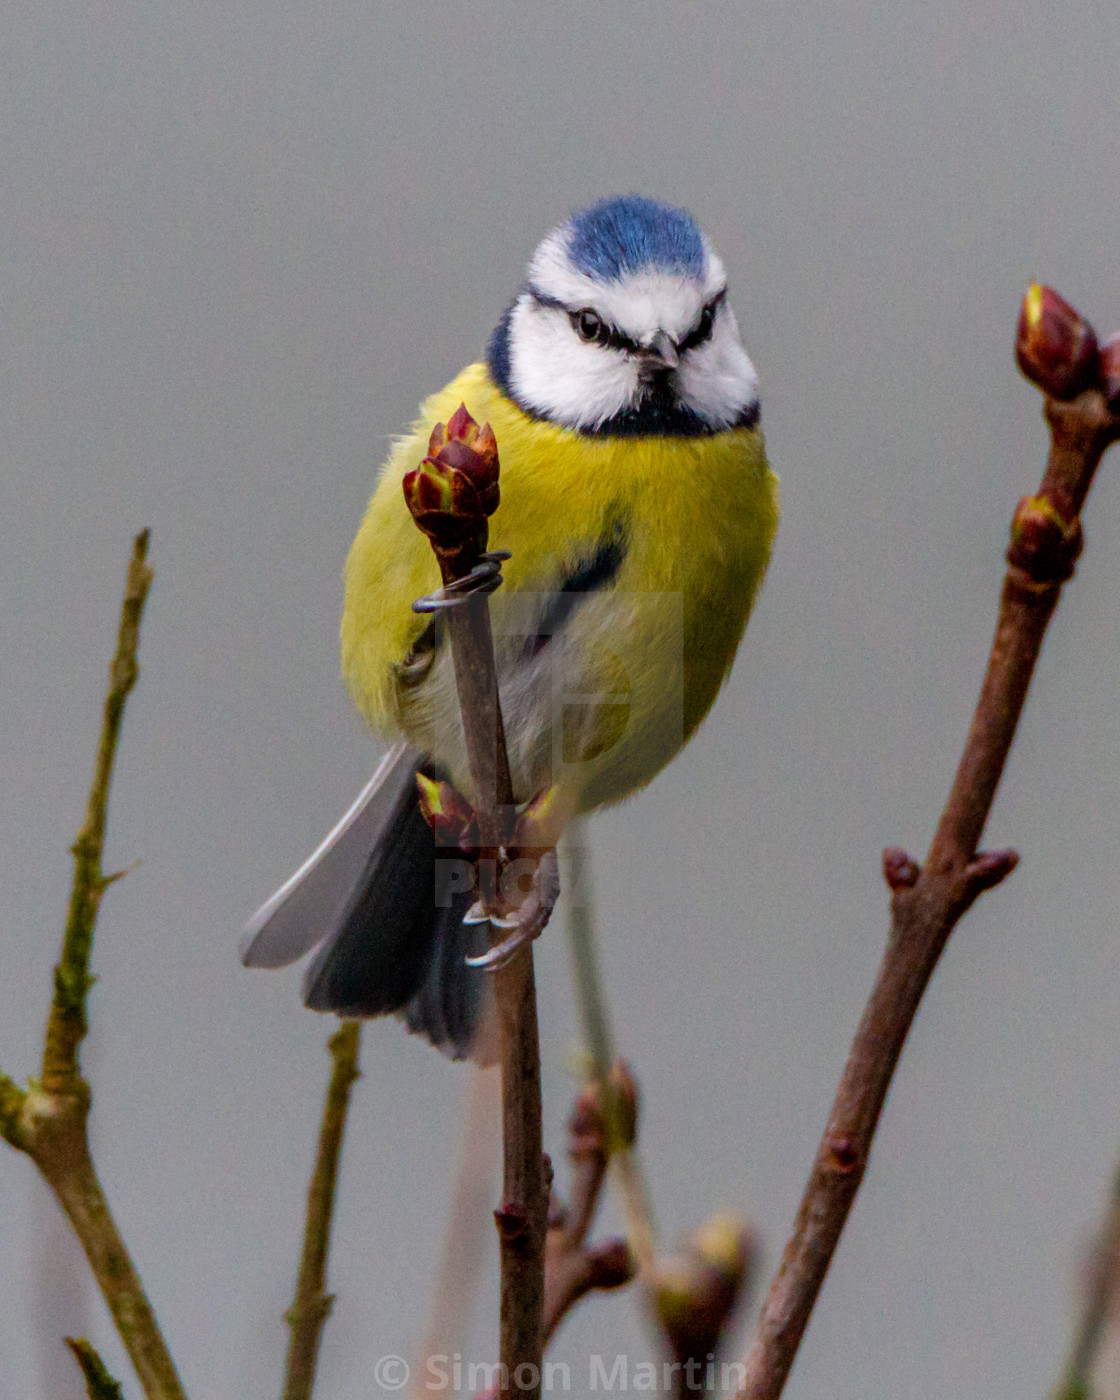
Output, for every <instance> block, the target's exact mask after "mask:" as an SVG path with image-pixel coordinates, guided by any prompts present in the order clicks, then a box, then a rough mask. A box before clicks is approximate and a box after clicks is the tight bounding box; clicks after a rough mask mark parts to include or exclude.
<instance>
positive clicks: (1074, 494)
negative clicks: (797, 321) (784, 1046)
mask: <svg viewBox="0 0 1120 1400" xmlns="http://www.w3.org/2000/svg"><path fill="white" fill-rule="evenodd" d="M1016 350H1017V355H1018V360H1019V364H1020V367H1021V368H1022V369H1023V371H1024V373H1026V374H1027V375H1028V377H1029V378H1031V379H1033V380H1034V381H1035V383H1037V384H1039V386H1040V387H1041V388H1042V389H1043V391H1044V392H1045V393H1046V394H1047V399H1046V405H1045V414H1046V419H1047V422H1048V424H1049V427H1050V437H1051V444H1050V454H1049V458H1048V460H1047V463H1046V470H1045V473H1044V475H1043V478H1042V484H1041V486H1040V488H1039V491H1038V493H1037V495H1034V496H1029V497H1027V498H1026V499H1024V500H1022V501H1020V503H1019V506H1018V508H1017V509H1016V511H1015V516H1014V519H1013V520H1012V523H1011V546H1010V549H1009V550H1008V555H1007V558H1008V570H1007V576H1006V578H1005V580H1004V584H1003V590H1002V592H1001V595H1000V602H999V615H998V619H997V622H996V632H995V639H994V640H993V642H992V649H991V655H990V657H989V660H988V669H987V673H986V675H985V677H984V683H983V686H982V688H981V691H980V699H979V702H978V704H977V706H976V713H975V715H974V717H973V721H972V726H971V728H970V729H969V732H968V738H967V739H966V741H965V746H964V752H963V754H962V756H961V760H960V765H959V767H958V769H957V774H956V778H955V780H954V782H953V786H952V790H951V792H950V794H949V800H948V802H947V803H946V806H945V810H944V813H943V814H942V817H941V821H940V823H939V825H938V828H937V832H936V834H935V836H934V838H933V842H932V844H931V846H930V848H929V853H928V855H927V856H926V860H925V864H924V865H922V866H918V865H917V864H916V863H915V862H914V861H912V860H911V859H910V858H909V857H908V856H907V855H906V853H905V852H903V851H899V850H894V849H892V850H888V851H886V852H884V858H883V868H884V875H885V877H886V880H887V884H888V886H889V887H890V889H891V892H892V894H891V926H890V933H889V935H888V939H887V948H886V952H885V953H884V955H883V960H882V963H881V964H880V967H879V971H878V975H877V977H876V980H875V985H874V987H873V988H872V991H871V996H870V999H869V1000H868V1003H867V1007H866V1009H865V1010H864V1013H863V1019H862V1020H861V1022H860V1025H859V1029H858V1030H857V1031H856V1036H855V1040H854V1041H853V1043H852V1048H851V1052H850V1054H849V1056H848V1062H847V1064H846V1066H845V1068H844V1073H843V1075H842V1077H841V1080H840V1086H839V1088H838V1089H837V1092H836V1098H835V1101H834V1102H833V1106H832V1112H831V1113H830V1115H829V1119H828V1124H827V1126H826V1128H825V1132H824V1136H823V1138H822V1139H821V1143H820V1146H819V1148H818V1150H817V1156H816V1160H815V1162H814V1163H813V1169H812V1172H811V1173H810V1176H809V1181H808V1184H807V1186H806V1188H805V1193H804V1195H803V1197H802V1200H801V1206H800V1208H799V1210H798V1213H797V1218H796V1221H795V1223H794V1227H793V1233H792V1235H791V1236H790V1239H789V1242H788V1243H787V1245H786V1248H785V1252H784V1253H783V1255H782V1260H781V1264H780V1266H779V1268H778V1272H777V1275H776V1276H775V1278H774V1280H773V1282H772V1284H771V1286H770V1293H769V1296H768V1297H767V1299H766V1303H765V1306H764V1307H763V1310H762V1316H761V1318H760V1321H759V1325H758V1332H757V1335H756V1337H755V1341H754V1344H753V1346H752V1347H751V1350H750V1352H749V1353H748V1355H747V1359H746V1369H747V1374H746V1378H745V1380H744V1383H743V1386H742V1389H741V1391H740V1394H741V1395H742V1396H743V1397H749V1400H776V1397H777V1396H778V1395H780V1394H781V1391H782V1388H783V1386H784V1384H785V1381H786V1377H787V1376H788V1375H789V1371H790V1367H791V1366H792V1365H793V1360H794V1357H795V1355H796V1353H797V1348H798V1346H799V1344H800V1342H801V1338H802V1336H803V1334H804V1332H805V1328H806V1326H807V1324H808V1321H809V1315H810V1313H811V1311H812V1308H813V1304H814V1302H815V1301H816V1298H817V1294H818V1292H819V1291H820V1287H821V1284H822V1283H823V1282H824V1276H825V1273H826V1271H827V1269H828V1265H829V1262H830V1260H831V1259H832V1254H833V1251H834V1250H835V1248H836V1244H837V1241H838V1240H839V1238H840V1232H841V1230H842V1229H843V1227H844V1222H845V1221H846V1220H847V1217H848V1211H849V1210H850V1209H851V1205H852V1201H853V1200H854V1199H855V1195H856V1192H857V1191H858V1190H859V1185H860V1182H861V1181H862V1179H863V1173H864V1171H865V1169H866V1166H867V1160H868V1154H869V1152H870V1149H871V1141H872V1137H873V1136H874V1133H875V1127H876V1124H877V1123H878V1121H879V1113H880V1110H881V1109H882V1106H883V1101H884V1099H885V1098H886V1094H887V1089H888V1087H889V1085H890V1082H891V1076H892V1075H893V1073H894V1069H895V1066H896V1064H897V1063H898V1058H899V1055H900V1054H901V1052H902V1046H903V1042H904V1041H905V1039H906V1034H907V1032H908V1030H909V1029H910V1024H911V1022H912V1021H913V1019H914V1014H915V1012H916V1011H917V1009H918V1003H919V1002H920V1001H921V998H922V994H923V992H924V991H925V989H926V986H927V984H928V982H929V979H930V977H931V976H932V974H933V970H934V968H935V967H936V965H937V961H938V959H939V957H940V956H941V953H942V951H943V949H944V947H945V944H946V942H947V941H948V939H949V935H950V934H951V933H952V931H953V929H954V927H955V926H956V924H957V922H958V921H959V920H960V918H961V917H962V916H963V915H964V914H965V912H966V911H967V910H968V908H969V907H970V906H971V904H972V903H973V901H974V900H975V899H976V898H977V896H978V895H980V894H981V893H982V892H983V891H984V890H988V889H991V888H992V887H993V886H995V885H997V884H999V883H1000V881H1001V880H1003V879H1004V878H1005V877H1006V876H1007V875H1008V874H1010V872H1011V871H1012V870H1013V869H1014V868H1015V865H1016V862H1017V860H1018V857H1017V856H1016V854H1015V853H1014V851H995V852H990V853H983V852H978V850H977V846H978V845H979V841H980V837H981V834H982V832H983V829H984V824H985V822H986V820H987V817H988V813H989V811H990V810H991V806H992V801H993V799H994V797H995V793H996V788H997V786H998V784H999V780H1000V776H1001V774H1002V773H1003V766H1004V762H1005V760H1006V758H1007V754H1008V751H1009V750H1010V748H1011V742H1012V739H1013V738H1014V736H1015V729H1016V726H1017V724H1018V722H1019V716H1020V714H1021V713H1022V709H1023V703H1024V701H1025V700H1026V696H1027V687H1028V686H1029V684H1030V680H1031V676H1032V674H1033V671H1034V666H1035V662H1036V661H1037V659H1038V655H1039V651H1040V649H1041V646H1042V639H1043V636H1044V635H1045V632H1046V627H1047V624H1048V623H1049V621H1050V618H1051V616H1052V615H1053V612H1054V609H1055V607H1056V606H1057V603H1058V597H1059V594H1060V593H1061V588H1062V584H1063V583H1064V582H1065V581H1066V580H1067V579H1068V578H1070V577H1071V575H1072V573H1073V567H1074V563H1075V561H1076V559H1077V556H1078V554H1079V552H1080V549H1081V538H1082V537H1081V520H1080V513H1081V508H1082V506H1083V504H1084V502H1085V498H1086V495H1087V494H1088V491H1089V487H1090V485H1091V484H1092V481H1093V476H1094V474H1095V472H1096V469H1097V466H1098V464H1099V462H1100V460H1101V457H1102V455H1103V453H1104V451H1105V449H1106V448H1107V447H1108V446H1109V445H1110V444H1111V443H1113V442H1115V441H1116V440H1117V438H1118V437H1120V338H1117V337H1113V338H1112V340H1110V341H1109V342H1108V344H1107V345H1105V346H1104V347H1103V349H1100V350H1098V347H1097V341H1096V337H1095V335H1094V334H1093V331H1092V328H1091V327H1090V326H1089V325H1088V323H1087V322H1085V321H1084V320H1083V319H1082V318H1081V317H1080V316H1079V315H1078V314H1077V312H1076V311H1074V310H1073V308H1072V307H1070V306H1069V305H1068V304H1067V303H1066V302H1064V301H1063V300H1062V299H1061V298H1060V297H1059V296H1057V295H1056V293H1054V292H1052V291H1050V290H1049V289H1048V288H1043V287H1037V286H1032V287H1031V289H1030V290H1029V291H1028V293H1027V296H1026V298H1025V299H1024V303H1023V310H1022V314H1021V316H1020V321H1019V333H1018V341H1017V345H1016Z"/></svg>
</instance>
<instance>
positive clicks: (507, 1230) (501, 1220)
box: [494, 1201, 529, 1240]
mask: <svg viewBox="0 0 1120 1400" xmlns="http://www.w3.org/2000/svg"><path fill="white" fill-rule="evenodd" d="M494 1224H495V1225H497V1227H498V1234H499V1235H500V1236H501V1237H502V1239H503V1240H516V1239H520V1238H521V1236H522V1235H524V1234H525V1232H526V1230H528V1228H529V1217H528V1215H527V1214H526V1212H525V1211H524V1210H522V1208H521V1207H520V1205H518V1204H517V1203H516V1202H512V1201H506V1202H505V1203H504V1204H502V1205H500V1206H499V1207H498V1209H497V1210H496V1211H495V1212H494Z"/></svg>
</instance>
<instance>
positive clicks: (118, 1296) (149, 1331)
mask: <svg viewBox="0 0 1120 1400" xmlns="http://www.w3.org/2000/svg"><path fill="white" fill-rule="evenodd" d="M147 553H148V532H147V530H144V531H142V532H141V533H140V534H139V535H137V537H136V539H135V541H134V544H133V550H132V558H131V560H130V561H129V566H128V576H127V580H126V583H125V592H124V601H123V603H122V605H121V616H120V625H119V628H118V633H117V647H116V652H115V654H114V656H113V661H112V665H111V666H110V669H109V690H108V693H107V695H106V697H105V706H104V715H103V719H102V726H101V737H100V742H99V743H98V749H97V762H96V764H95V767H94V776H93V783H92V786H91V788H90V794H89V802H88V804H87V807H86V816H85V820H84V822H83V823H82V827H81V830H80V831H79V832H78V837H77V840H76V841H75V843H74V848H73V849H74V882H73V886H72V889H71V894H70V906H69V912H68V915H67V919H66V928H65V931H64V933H63V939H62V954H61V957H60V958H59V961H58V965H57V967H56V968H55V975H54V997H53V1000H52V1002H51V1009H50V1013H49V1016H48V1018H47V1029H46V1036H45V1038H44V1045H43V1069H42V1078H41V1082H40V1083H39V1084H37V1085H36V1084H33V1085H32V1086H31V1087H30V1088H28V1089H26V1090H25V1089H21V1088H20V1087H19V1086H18V1085H16V1084H14V1083H13V1082H12V1080H10V1079H8V1078H6V1077H4V1076H0V1134H2V1135H3V1137H4V1138H5V1139H6V1140H7V1141H8V1142H9V1143H10V1144H11V1145H12V1146H13V1147H15V1148H18V1149H19V1150H20V1151H21V1152H26V1153H27V1154H28V1155H29V1156H30V1157H31V1158H32V1159H33V1160H34V1162H35V1164H36V1166H37V1167H38V1168H39V1170H40V1172H41V1173H42V1174H43V1176H44V1177H45V1178H46V1180H47V1182H48V1183H49V1185H50V1187H51V1189H52V1190H53V1191H54V1193H55V1195H56V1196H57V1197H58V1200H59V1202H60V1203H61V1205H62V1208H63V1210H65V1212H66V1214H67V1216H68V1217H69V1219H70V1223H71V1224H72V1225H73V1227H74V1230H75V1233H76V1234H77V1236H78V1239H79V1240H80V1241H81V1244H82V1248H83V1249H84V1250H85V1252H86V1258H87V1259H88V1260H89V1264H90V1268H91V1269H92V1270H93V1274H94V1277H95V1278H96V1280H97V1283H98V1286H99V1287H100V1289H101V1292H102V1295H103V1296H104V1298H105V1301H106V1303H107V1304H108V1306H109V1311H110V1312H111V1313H112V1316H113V1321H114V1323H115V1324H116V1327H117V1331H118V1332H119V1334H120V1337H121V1341H122V1342H123V1343H124V1346H125V1349H126V1350H127V1352H128V1355H129V1358H130V1360H131V1361H132V1364H133V1366H134V1367H135V1368H136V1374H137V1376H138V1378H139V1380H140V1384H141V1386H142V1387H143V1389H144V1394H145V1395H146V1396H147V1397H148V1400H184V1393H183V1388H182V1386H181V1384H180V1382H179V1378H178V1376H177V1375H176V1373H175V1366H174V1363H173V1362H172V1360H171V1356H170V1354H169V1352H168V1350H167V1345H166V1343H165V1342H164V1340H163V1337H162V1335H161V1334H160V1330H159V1326H158V1324H157V1322H156V1318H155V1314H154V1313H153V1311H152V1308H151V1304H150V1303H149V1302H148V1299H147V1297H146V1295H145V1293H144V1289H143V1286H142V1285H141V1283H140V1279H139V1276H138V1275H137V1273H136V1270H135V1268H134V1267H133V1264H132V1260H131V1259H130V1258H129V1255H128V1251H127V1250H126V1248H125V1246H124V1241H123V1240H122V1239H121V1237H120V1234H119V1232H118V1230H117V1227H116V1224H115V1222H114V1220H113V1217H112V1214H111V1213H110V1210H109V1205H108V1202H107V1201H106V1199H105V1194H104V1192H103V1191H102V1189H101V1184H100V1182H99V1181H98V1179H97V1173H96V1171H95V1170H94V1166H93V1162H92V1159H91V1158H90V1153H89V1139H88V1136H87V1122H88V1118H89V1107H90V1099H91V1095H90V1088H89V1085H88V1084H87V1083H86V1081H85V1080H84V1079H83V1078H82V1075H81V1068H80V1065H79V1061H78V1047H79V1046H80V1044H81V1042H82V1039H83V1037H84V1036H85V1034H86V1025H87V1021H86V996H87V993H88V992H89V988H90V986H91V985H92V981H93V979H92V977H91V976H90V972H89V960H90V952H91V949H92V946H93V933H94V926H95V924H96V922H97V913H98V909H99V907H100V904H101V896H102V895H103V894H104V892H105V890H106V888H107V887H108V886H109V885H110V884H112V883H113V881H114V880H115V879H116V878H118V877H117V876H116V875H108V876H107V875H104V874H103V873H102V870H101V855H102V849H103V846H104V842H105V819H106V812H107V809H108V802H109V786H110V783H111V780H112V774H113V760H114V758H115V756H116V750H117V741H118V738H119V737H120V729H121V721H122V719H123V716H124V706H125V701H126V700H127V698H128V694H129V692H130V691H131V689H132V687H133V686H134V685H135V683H136V678H137V675H138V674H139V667H138V665H137V661H136V652H137V647H138V645H139V640H140V618H141V615H142V613H143V610H144V602H145V599H146V598H147V596H148V589H149V587H150V585H151V581H152V570H151V568H150V566H149V565H148V562H147Z"/></svg>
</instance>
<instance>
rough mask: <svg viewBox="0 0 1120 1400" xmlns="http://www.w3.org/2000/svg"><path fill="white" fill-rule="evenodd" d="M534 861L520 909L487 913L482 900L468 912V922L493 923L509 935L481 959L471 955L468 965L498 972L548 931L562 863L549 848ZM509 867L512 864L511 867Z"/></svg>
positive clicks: (557, 894) (466, 922)
mask: <svg viewBox="0 0 1120 1400" xmlns="http://www.w3.org/2000/svg"><path fill="white" fill-rule="evenodd" d="M534 864H535V868H534V870H533V874H532V878H531V880H530V882H529V892H528V894H527V895H526V896H525V898H524V899H523V900H522V902H521V904H520V906H519V907H518V908H517V909H515V910H513V911H511V912H510V913H508V914H495V913H487V911H486V909H485V908H484V907H483V905H482V903H481V902H479V903H477V904H473V905H472V906H471V908H470V909H469V910H468V911H467V913H466V916H465V917H464V919H463V922H464V923H465V924H479V923H489V924H490V925H491V927H492V928H496V929H500V930H501V931H502V932H503V933H505V932H508V934H509V936H508V937H507V938H503V939H502V941H501V942H500V943H495V944H494V946H493V947H492V948H490V949H489V950H488V951H487V952H485V953H482V954H480V955H479V956H478V957H477V958H468V959H467V966H468V967H477V968H481V969H482V970H483V971H484V972H497V971H498V970H499V969H500V968H503V967H507V966H508V965H509V963H510V962H512V961H513V959H514V958H515V957H516V956H517V954H518V953H519V952H520V951H521V949H522V948H524V947H525V946H526V944H528V943H532V942H533V940H534V939H536V938H539V937H540V936H541V934H542V933H543V932H544V928H545V925H546V924H547V923H548V921H549V918H550V917H551V915H552V911H553V909H555V908H556V901H557V900H558V899H559V897H560V865H559V862H558V861H557V859H556V851H555V849H550V850H547V851H545V852H544V853H543V854H542V855H541V857H540V859H539V860H537V861H536V862H535V863H534ZM509 869H512V866H510V867H507V870H509ZM505 883H506V882H505V881H503V884H505Z"/></svg>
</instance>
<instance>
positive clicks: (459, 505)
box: [404, 406, 548, 1400]
mask: <svg viewBox="0 0 1120 1400" xmlns="http://www.w3.org/2000/svg"><path fill="white" fill-rule="evenodd" d="M429 453H430V455H429V457H427V458H426V459H425V461H424V462H423V463H422V464H421V466H420V467H419V468H418V469H417V470H416V471H414V472H411V473H409V474H408V475H407V476H406V477H405V480H404V492H405V499H406V502H407V503H408V505H409V509H410V510H411V512H412V514H413V516H414V518H415V519H416V522H417V525H418V526H419V527H420V528H421V529H422V530H424V532H425V533H426V534H427V535H428V536H429V539H430V541H431V544H432V549H433V551H434V553H435V555H436V558H437V559H438V561H439V566H440V573H441V575H442V578H443V582H444V585H445V587H446V586H447V585H451V584H455V583H457V582H458V581H459V580H460V579H465V578H467V577H468V576H469V574H470V573H471V570H472V569H473V568H474V567H475V565H476V564H477V563H478V561H479V557H480V554H481V551H482V550H483V549H484V548H485V542H486V536H487V517H488V516H489V515H490V514H491V513H492V512H493V510H494V509H495V508H496V506H497V504H498V451H497V445H496V444H495V442H494V435H493V433H492V432H491V431H490V428H489V425H486V426H484V427H483V428H482V429H481V430H479V427H478V424H477V423H475V421H474V420H473V419H472V418H471V416H470V414H469V413H468V412H467V410H466V407H465V406H461V407H460V409H459V410H458V411H457V412H456V413H455V414H454V415H453V416H452V418H451V420H450V421H449V422H448V424H447V427H446V429H445V428H444V425H443V424H439V425H437V427H436V429H435V430H434V431H433V433H432V439H431V443H430V445H429ZM447 623H448V631H449V633H450V639H451V656H452V661H453V663H454V668H455V683H456V688H457V690H458V696H459V709H460V712H461V714H462V720H463V732H464V737H465V741H466V750H467V760H468V764H469V767H470V775H471V786H472V792H471V800H472V803H473V806H474V810H475V812H476V814H477V817H478V827H479V838H480V852H479V886H480V894H481V899H482V905H483V908H484V909H485V910H486V911H487V912H492V913H505V912H507V910H506V906H505V905H504V903H503V901H502V898H501V893H500V890H499V850H500V848H501V847H502V846H504V845H505V844H506V843H507V841H508V840H509V839H510V835H511V833H512V829H513V817H514V815H515V807H514V792H513V783H512V780H511V778H510V770H509V756H508V754H507V752H506V741H505V731H504V729H503V726H502V710H501V701H500V698H499V694H498V675H497V667H496V664H495V660H494V641H493V635H492V632H491V628H490V609H489V605H488V602H487V597H486V594H485V593H482V592H475V593H473V594H471V595H470V596H468V597H467V598H466V600H465V601H463V602H461V603H460V604H459V605H458V606H455V607H452V608H450V609H449V610H448V612H447ZM490 941H491V947H497V946H498V944H499V943H501V942H502V934H501V933H500V931H499V930H497V929H496V928H495V927H494V926H493V925H491V933H490ZM493 977H494V994H495V995H494V1000H495V1006H496V1015H497V1021H498V1047H499V1061H500V1064H501V1071H502V1144H503V1153H502V1199H501V1205H500V1206H499V1208H498V1209H497V1210H496V1211H495V1213H494V1218H495V1221H496V1223H497V1226H498V1237H499V1251H500V1296H501V1303H500V1308H501V1318H500V1328H499V1363H500V1365H499V1375H500V1377H501V1382H500V1384H501V1394H502V1396H503V1397H504V1396H507V1395H520V1396H529V1397H534V1400H535V1397H536V1396H538V1395H539V1394H540V1383H541V1354H542V1343H543V1330H542V1310H543V1305H544V1241H545V1230H546V1226H547V1216H548V1193H547V1190H546V1187H545V1181H544V1160H543V1143H542V1133H541V1066H540V1041H539V1034H538V1030H537V995H536V983H535V981H534V976H533V953H532V948H531V947H530V946H529V945H528V944H525V945H524V946H522V947H521V949H520V950H519V951H518V952H517V954H516V955H515V956H514V957H513V958H512V960H511V961H509V962H507V963H506V964H505V965H504V966H502V967H500V969H499V970H498V971H496V972H495V973H494V974H493Z"/></svg>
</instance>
